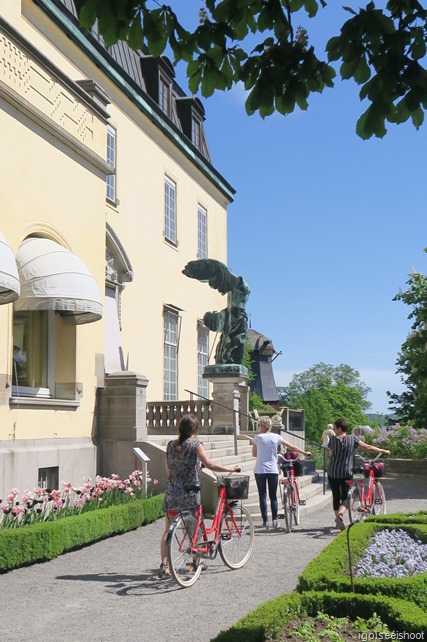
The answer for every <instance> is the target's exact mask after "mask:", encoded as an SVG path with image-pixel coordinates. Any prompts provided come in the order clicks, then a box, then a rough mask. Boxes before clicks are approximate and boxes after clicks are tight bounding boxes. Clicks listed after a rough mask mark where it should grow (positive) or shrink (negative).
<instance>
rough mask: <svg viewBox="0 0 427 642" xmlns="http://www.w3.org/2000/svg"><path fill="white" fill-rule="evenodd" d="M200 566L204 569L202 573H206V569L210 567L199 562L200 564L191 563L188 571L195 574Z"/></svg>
mask: <svg viewBox="0 0 427 642" xmlns="http://www.w3.org/2000/svg"><path fill="white" fill-rule="evenodd" d="M199 566H201V567H202V571H206V569H207V568H208V565H207V564H206V562H199V563H197V562H191V564H189V565H188V570H189V572H190V573H195V572H196V568H198V567H199Z"/></svg>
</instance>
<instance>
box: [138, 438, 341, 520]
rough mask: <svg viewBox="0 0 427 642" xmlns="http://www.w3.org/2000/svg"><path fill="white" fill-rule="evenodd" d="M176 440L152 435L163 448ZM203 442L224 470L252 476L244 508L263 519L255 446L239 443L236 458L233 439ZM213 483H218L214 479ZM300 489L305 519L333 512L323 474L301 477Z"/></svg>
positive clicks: (209, 455)
mask: <svg viewBox="0 0 427 642" xmlns="http://www.w3.org/2000/svg"><path fill="white" fill-rule="evenodd" d="M173 438H174V436H173V435H156V436H155V438H154V437H153V436H151V435H150V441H155V443H156V444H158V445H160V446H162V447H166V445H167V443H168V441H170V440H171V439H173ZM200 440H201V441H202V442H203V445H204V448H205V450H206V453H207V455H208V457H209V459H212V460H214V461H215V462H217V463H220V464H222V465H224V466H234V465H239V466H240V468H241V472H242V474H246V475H249V477H250V479H249V493H248V498H247V499H246V500H244V505H245V506H246V507H247V508H248V510H249V511H250V513H251V514H252V515H253V517H254V518H255V519H261V515H260V511H259V500H258V492H257V486H256V482H255V476H254V465H255V459H254V457H252V444H251V442H249V441H248V440H246V439H238V442H237V448H238V454H237V455H235V454H234V452H235V442H234V437H233V435H219V434H218V435H200ZM280 479H283V476H282V475H281V476H280ZM205 483H206V482H205ZM211 483H214V480H213V479H212V481H211ZM298 486H299V489H300V496H301V499H303V500H305V501H306V504H305V506H300V515H301V517H303V516H304V515H308V514H309V513H311V512H314V511H316V510H321V509H323V508H324V507H326V506H329V507H330V509H331V510H332V508H331V492H330V491H329V490H327V491H326V493H325V494H323V477H322V472H320V471H313V472H312V473H311V472H310V474H305V475H303V476H301V477H298ZM214 494H215V492H214ZM279 512H280V507H279Z"/></svg>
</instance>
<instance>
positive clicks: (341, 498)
mask: <svg viewBox="0 0 427 642" xmlns="http://www.w3.org/2000/svg"><path fill="white" fill-rule="evenodd" d="M328 481H329V486H330V487H331V491H332V505H333V507H334V510H338V509H339V507H340V506H341V504H345V501H346V499H347V495H348V484H347V483H346V482H347V480H345V479H343V478H341V477H336V478H334V477H328Z"/></svg>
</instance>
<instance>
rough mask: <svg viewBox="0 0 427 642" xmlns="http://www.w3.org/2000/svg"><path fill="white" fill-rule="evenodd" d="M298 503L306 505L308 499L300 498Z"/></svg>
mask: <svg viewBox="0 0 427 642" xmlns="http://www.w3.org/2000/svg"><path fill="white" fill-rule="evenodd" d="M298 504H299V505H300V506H305V505H306V501H305V499H300V500H299V502H298Z"/></svg>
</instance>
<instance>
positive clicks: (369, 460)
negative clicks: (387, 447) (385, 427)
mask: <svg viewBox="0 0 427 642" xmlns="http://www.w3.org/2000/svg"><path fill="white" fill-rule="evenodd" d="M383 455H384V453H378V454H377V456H376V457H374V458H373V459H371V458H369V459H368V458H367V457H364V456H363V455H360V454H359V453H356V455H355V457H360V459H363V461H364V462H366V463H368V462H369V463H371V462H373V461H377V459H381V457H382V456H383Z"/></svg>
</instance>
